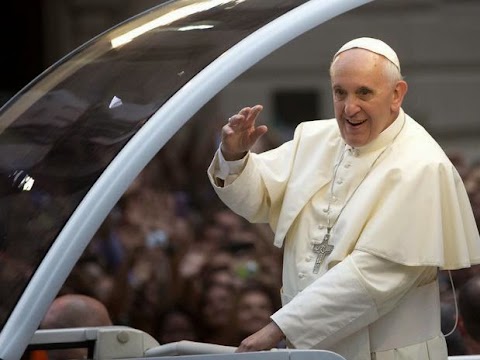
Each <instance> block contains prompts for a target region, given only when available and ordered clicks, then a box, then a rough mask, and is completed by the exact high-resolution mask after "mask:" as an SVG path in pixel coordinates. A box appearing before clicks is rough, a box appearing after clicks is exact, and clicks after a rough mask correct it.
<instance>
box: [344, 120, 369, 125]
mask: <svg viewBox="0 0 480 360" xmlns="http://www.w3.org/2000/svg"><path fill="white" fill-rule="evenodd" d="M345 121H346V122H347V123H348V124H349V125H351V126H360V125H362V124H363V123H364V122H366V121H367V120H363V121H359V122H352V121H350V120H348V119H345Z"/></svg>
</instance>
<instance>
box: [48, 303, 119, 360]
mask: <svg viewBox="0 0 480 360" xmlns="http://www.w3.org/2000/svg"><path fill="white" fill-rule="evenodd" d="M110 325H112V320H111V319H110V315H109V313H108V310H107V308H106V307H105V305H104V304H103V303H101V302H100V301H98V300H97V299H95V298H93V297H90V296H86V295H81V294H66V295H62V296H59V297H57V298H56V299H55V300H54V301H53V302H52V304H51V305H50V307H49V308H48V310H47V313H46V314H45V316H44V318H43V319H42V321H41V323H40V329H64V328H76V327H96V326H110ZM86 358H87V349H83V348H78V349H64V350H50V351H48V359H49V360H67V359H86Z"/></svg>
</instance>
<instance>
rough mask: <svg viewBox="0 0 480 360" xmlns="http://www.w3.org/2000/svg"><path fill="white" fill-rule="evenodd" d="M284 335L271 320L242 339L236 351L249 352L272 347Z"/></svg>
mask: <svg viewBox="0 0 480 360" xmlns="http://www.w3.org/2000/svg"><path fill="white" fill-rule="evenodd" d="M284 337H285V335H284V334H283V332H282V330H280V328H279V327H278V325H277V324H275V323H274V322H273V321H272V322H270V323H269V324H268V325H267V326H265V327H264V328H262V329H260V330H258V331H257V332H256V333H255V334H253V335H250V336H249V337H247V338H246V339H244V340H243V341H242V342H241V343H240V346H239V347H238V348H237V350H236V352H251V351H261V350H270V349H272V348H274V347H275V346H276V345H277V344H278V343H279V342H280V341H281V340H282V339H283V338H284Z"/></svg>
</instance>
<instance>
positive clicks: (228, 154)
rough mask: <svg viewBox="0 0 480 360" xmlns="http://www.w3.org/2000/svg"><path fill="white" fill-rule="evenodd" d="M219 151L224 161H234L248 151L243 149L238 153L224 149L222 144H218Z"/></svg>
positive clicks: (241, 157)
mask: <svg viewBox="0 0 480 360" xmlns="http://www.w3.org/2000/svg"><path fill="white" fill-rule="evenodd" d="M220 151H221V152H222V155H223V158H224V159H225V160H226V161H236V160H240V159H243V158H244V157H245V156H246V155H247V153H248V151H244V152H240V153H235V152H230V151H226V150H225V149H224V147H223V146H220Z"/></svg>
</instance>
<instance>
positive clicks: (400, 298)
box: [208, 38, 480, 360]
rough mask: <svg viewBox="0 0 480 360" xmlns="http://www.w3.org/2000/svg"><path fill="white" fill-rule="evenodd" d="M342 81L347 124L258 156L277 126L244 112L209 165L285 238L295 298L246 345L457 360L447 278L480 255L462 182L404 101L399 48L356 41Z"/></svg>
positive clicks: (220, 187) (313, 131)
mask: <svg viewBox="0 0 480 360" xmlns="http://www.w3.org/2000/svg"><path fill="white" fill-rule="evenodd" d="M330 75H331V84H332V92H333V101H334V107H335V118H336V119H331V120H319V121H309V122H304V123H301V124H300V125H299V126H298V127H297V129H296V131H295V135H294V138H293V139H292V140H291V141H289V142H287V143H285V144H283V145H281V146H280V147H278V148H277V149H274V150H271V151H267V152H265V153H262V154H254V153H250V151H249V150H250V149H251V147H252V146H253V145H254V144H255V142H256V141H257V139H258V138H259V137H260V136H262V135H263V134H264V133H265V132H266V131H267V127H266V126H264V125H261V126H257V125H256V124H255V121H256V118H257V116H258V114H259V113H260V111H261V110H262V107H261V106H260V105H257V106H254V107H252V108H249V107H247V108H244V109H242V110H241V111H240V112H239V113H238V114H236V115H234V116H232V117H231V118H230V119H229V122H228V124H226V125H225V126H224V127H223V129H222V144H221V146H220V149H219V151H217V153H216V155H215V157H214V159H213V161H212V164H211V166H210V167H209V170H208V175H209V178H210V181H211V182H212V185H213V187H214V188H215V191H216V192H217V194H218V195H219V197H220V198H221V199H222V201H224V202H225V204H227V205H228V206H229V207H230V208H231V209H232V210H234V211H235V212H237V213H238V214H240V215H242V216H244V217H245V218H246V219H248V220H250V221H252V222H268V223H269V224H270V226H271V227H272V229H273V230H274V232H275V240H274V243H275V245H276V246H278V247H281V246H284V263H283V266H284V268H283V288H282V305H283V306H282V308H281V309H280V310H279V311H277V312H276V313H275V314H273V315H272V317H271V319H272V322H271V323H270V324H268V325H267V326H266V327H264V328H263V329H261V330H260V331H258V332H257V333H255V334H253V335H251V336H250V337H248V338H246V339H245V340H243V341H242V343H241V345H240V346H239V348H238V351H257V350H264V349H269V348H272V347H273V346H275V344H277V343H278V342H279V341H280V340H281V339H283V338H286V340H287V343H288V344H289V347H291V348H298V349H327V350H332V351H334V352H337V353H339V354H340V355H342V356H344V357H345V358H346V359H347V360H367V359H377V360H389V359H435V360H442V359H447V350H446V345H445V339H444V337H443V334H442V333H441V331H440V304H439V292H438V283H437V272H438V270H439V269H458V268H463V267H469V266H471V265H472V264H478V263H480V238H479V234H478V229H477V227H476V224H475V221H474V217H473V214H472V209H471V206H470V203H469V199H468V197H467V194H466V192H465V189H464V186H463V183H462V180H461V178H460V176H459V174H458V172H457V171H456V169H455V168H454V166H453V165H452V164H451V162H450V161H449V159H448V158H447V156H446V155H445V154H444V152H443V151H442V150H441V148H440V147H439V145H438V144H437V143H436V142H435V141H434V140H433V138H432V137H431V136H430V135H429V134H428V133H427V132H426V131H425V130H424V129H423V128H422V127H421V126H420V125H419V124H418V123H416V122H415V121H414V120H413V119H412V118H411V117H409V116H408V115H407V114H405V112H404V111H403V109H402V108H401V105H402V101H403V98H404V96H405V94H406V92H407V84H406V82H405V81H404V80H403V79H402V76H401V72H400V63H399V61H398V58H397V55H396V54H395V52H394V51H393V49H391V48H390V47H389V46H388V45H387V44H385V43H384V42H382V41H380V40H377V39H371V38H359V39H355V40H352V41H351V42H348V43H347V44H345V45H344V46H343V47H342V48H341V49H340V50H339V51H338V52H337V53H336V54H335V56H334V58H333V61H332V64H331V68H330Z"/></svg>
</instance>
